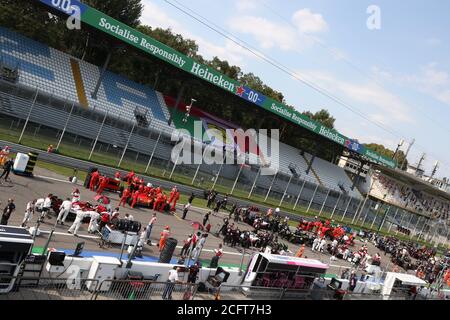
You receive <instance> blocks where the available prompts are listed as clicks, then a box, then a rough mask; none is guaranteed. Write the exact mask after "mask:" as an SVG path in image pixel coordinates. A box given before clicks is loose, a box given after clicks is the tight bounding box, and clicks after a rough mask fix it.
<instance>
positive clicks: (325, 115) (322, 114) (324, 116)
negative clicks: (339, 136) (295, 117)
mask: <svg viewBox="0 0 450 320" xmlns="http://www.w3.org/2000/svg"><path fill="white" fill-rule="evenodd" d="M303 114H304V115H306V116H308V117H309V118H311V119H312V120H315V121H317V122H319V123H321V124H322V125H324V126H325V127H327V128H329V129H334V122H335V121H336V119H335V118H334V117H332V116H331V115H330V113H329V112H328V110H325V109H322V110H320V111H317V112H316V113H312V112H311V111H304V112H303Z"/></svg>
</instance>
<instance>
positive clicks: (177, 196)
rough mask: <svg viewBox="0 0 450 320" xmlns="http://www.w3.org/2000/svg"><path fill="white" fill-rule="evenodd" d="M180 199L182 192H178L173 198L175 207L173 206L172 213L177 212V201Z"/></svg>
mask: <svg viewBox="0 0 450 320" xmlns="http://www.w3.org/2000/svg"><path fill="white" fill-rule="evenodd" d="M179 199H180V192H179V191H177V192H175V196H174V198H173V200H174V201H173V205H172V208H170V210H171V211H175V208H176V205H177V201H178V200H179Z"/></svg>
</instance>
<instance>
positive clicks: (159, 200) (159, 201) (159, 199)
mask: <svg viewBox="0 0 450 320" xmlns="http://www.w3.org/2000/svg"><path fill="white" fill-rule="evenodd" d="M163 197H164V196H163V194H162V193H161V192H159V193H158V194H157V195H156V201H155V204H154V205H153V210H158V209H159V206H160V205H161V204H162V203H163V201H164V200H163Z"/></svg>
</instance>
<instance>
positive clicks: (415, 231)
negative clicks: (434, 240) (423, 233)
mask: <svg viewBox="0 0 450 320" xmlns="http://www.w3.org/2000/svg"><path fill="white" fill-rule="evenodd" d="M420 219H422V216H420V217H419V219H417V223H416V226H415V227H414V233H417V227H418V226H419V222H420ZM412 237H413V233H412V232H411V237H410V239H412Z"/></svg>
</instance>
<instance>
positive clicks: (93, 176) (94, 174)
mask: <svg viewBox="0 0 450 320" xmlns="http://www.w3.org/2000/svg"><path fill="white" fill-rule="evenodd" d="M99 179H100V172H98V170H97V171H94V172H92V173H91V182H90V183H89V189H90V190H91V191H95V187H96V186H97V183H98V180H99Z"/></svg>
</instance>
